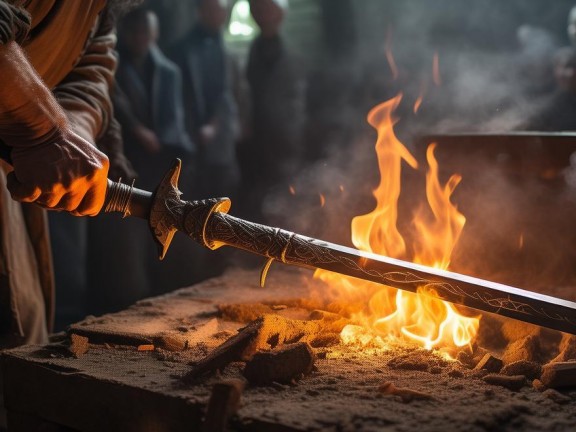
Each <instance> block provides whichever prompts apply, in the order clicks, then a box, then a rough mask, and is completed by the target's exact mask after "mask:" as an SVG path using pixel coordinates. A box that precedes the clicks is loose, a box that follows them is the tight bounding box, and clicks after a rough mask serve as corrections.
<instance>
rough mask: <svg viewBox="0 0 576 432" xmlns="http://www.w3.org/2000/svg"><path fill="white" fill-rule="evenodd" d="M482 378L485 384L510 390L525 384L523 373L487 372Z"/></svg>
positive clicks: (515, 389) (516, 389)
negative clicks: (510, 374)
mask: <svg viewBox="0 0 576 432" xmlns="http://www.w3.org/2000/svg"><path fill="white" fill-rule="evenodd" d="M482 379H483V380H484V382H486V383H487V384H491V385H497V386H500V387H505V388H507V389H508V390H512V391H518V390H520V389H521V388H522V387H524V386H525V385H526V377H525V376H524V375H512V376H509V375H501V374H488V375H486V376H485V377H484V378H482Z"/></svg>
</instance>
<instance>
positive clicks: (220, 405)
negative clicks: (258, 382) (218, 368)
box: [203, 379, 244, 432]
mask: <svg viewBox="0 0 576 432" xmlns="http://www.w3.org/2000/svg"><path fill="white" fill-rule="evenodd" d="M243 391H244V382H243V381H241V380H239V379H230V380H226V381H221V382H218V383H216V384H214V386H213V387H212V393H211V395H210V400H209V401H208V407H207V409H206V416H205V417H204V424H203V430H204V432H223V431H225V430H227V425H228V421H229V420H230V417H232V416H233V415H234V414H235V413H236V411H238V408H240V398H241V396H242V392H243Z"/></svg>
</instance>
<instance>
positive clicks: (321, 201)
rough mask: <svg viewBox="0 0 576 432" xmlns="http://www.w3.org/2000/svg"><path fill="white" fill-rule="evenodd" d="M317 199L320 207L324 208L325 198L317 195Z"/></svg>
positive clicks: (322, 195)
mask: <svg viewBox="0 0 576 432" xmlns="http://www.w3.org/2000/svg"><path fill="white" fill-rule="evenodd" d="M318 198H320V207H324V206H325V205H326V197H325V196H324V194H321V193H319V194H318Z"/></svg>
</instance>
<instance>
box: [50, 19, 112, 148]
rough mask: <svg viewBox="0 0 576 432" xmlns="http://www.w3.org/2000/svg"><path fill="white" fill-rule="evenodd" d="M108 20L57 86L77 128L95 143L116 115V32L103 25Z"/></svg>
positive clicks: (59, 99)
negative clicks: (113, 93) (113, 91)
mask: <svg viewBox="0 0 576 432" xmlns="http://www.w3.org/2000/svg"><path fill="white" fill-rule="evenodd" d="M106 21H107V20H102V21H101V24H100V25H99V27H98V30H97V31H96V33H95V35H94V36H93V37H92V38H91V40H90V41H89V42H88V45H87V47H86V50H85V51H84V53H83V54H82V58H81V59H80V61H79V62H78V63H77V64H76V66H75V67H74V69H72V71H71V72H70V73H69V74H68V75H67V76H66V78H64V80H62V82H61V83H60V84H58V86H56V88H55V89H54V95H55V96H56V99H57V100H58V102H59V103H60V105H61V106H62V108H64V110H65V111H66V114H67V115H68V118H69V120H70V122H71V123H72V127H73V129H74V131H75V132H76V133H77V134H79V135H80V136H81V137H82V138H84V139H86V140H88V141H89V142H91V143H93V144H94V143H95V142H96V141H97V140H98V139H99V138H100V137H101V136H102V135H103V134H104V133H105V132H106V130H107V129H108V125H109V122H110V119H111V118H112V102H111V101H110V88H111V86H112V83H113V81H114V72H115V69H116V63H117V56H116V53H115V51H114V48H115V46H116V34H115V32H114V28H113V27H112V26H111V25H109V24H104V25H102V22H106Z"/></svg>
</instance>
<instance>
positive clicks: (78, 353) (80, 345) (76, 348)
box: [68, 333, 90, 358]
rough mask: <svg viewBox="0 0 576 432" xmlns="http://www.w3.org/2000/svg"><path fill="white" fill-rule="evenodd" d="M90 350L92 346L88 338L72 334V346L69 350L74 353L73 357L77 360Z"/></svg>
mask: <svg viewBox="0 0 576 432" xmlns="http://www.w3.org/2000/svg"><path fill="white" fill-rule="evenodd" d="M89 348H90V344H89V343H88V338H87V337H84V336H80V335H77V334H75V333H72V334H71V335H70V346H69V347H68V349H69V350H70V352H71V353H72V355H73V356H74V357H76V358H80V357H82V356H83V355H84V354H86V353H87V352H88V349H89Z"/></svg>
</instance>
